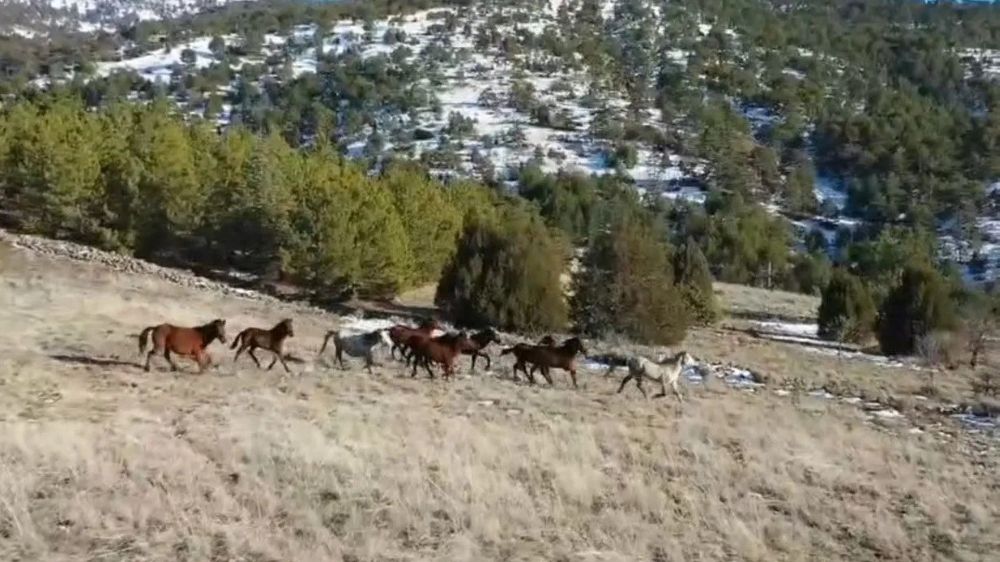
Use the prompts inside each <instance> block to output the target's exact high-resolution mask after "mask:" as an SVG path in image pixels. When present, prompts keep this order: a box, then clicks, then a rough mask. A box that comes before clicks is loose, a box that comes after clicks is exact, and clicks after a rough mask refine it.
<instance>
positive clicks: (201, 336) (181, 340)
mask: <svg viewBox="0 0 1000 562" xmlns="http://www.w3.org/2000/svg"><path fill="white" fill-rule="evenodd" d="M150 333H152V334H153V349H151V350H149V354H148V355H146V366H145V369H146V371H149V362H150V360H151V359H152V358H153V355H155V354H157V353H159V352H163V357H164V358H165V359H166V360H167V362H168V363H170V370H171V371H176V370H177V364H176V363H174V360H173V358H172V357H171V356H170V354H171V353H176V354H177V355H180V356H182V357H188V358H190V359H192V360H193V361H195V362H197V363H198V372H199V373H204V372H205V367H206V366H208V365H210V364H211V363H212V358H211V357H209V355H208V352H207V351H205V349H206V348H207V347H208V346H209V345H210V344H211V343H212V342H213V341H215V339H216V338H218V339H219V341H221V342H222V343H226V321H225V320H223V319H221V318H220V319H216V320H212V321H211V322H209V323H208V324H205V325H204V326H197V327H195V328H184V327H181V326H174V325H172V324H160V325H158V326H150V327H148V328H146V329H145V330H143V331H142V333H141V334H139V353H144V352H145V351H146V342H147V341H148V339H149V334H150Z"/></svg>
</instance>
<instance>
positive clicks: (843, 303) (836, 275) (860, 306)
mask: <svg viewBox="0 0 1000 562" xmlns="http://www.w3.org/2000/svg"><path fill="white" fill-rule="evenodd" d="M875 315H876V309H875V303H874V301H872V297H871V294H870V293H869V292H868V290H867V289H866V288H865V286H864V284H863V283H862V282H861V280H860V279H858V278H857V277H856V276H854V275H852V274H851V273H850V272H848V271H846V270H844V269H836V270H834V271H833V274H832V275H831V277H830V282H829V283H827V285H826V288H825V289H823V295H822V300H821V301H820V305H819V318H818V324H819V336H820V337H821V338H823V339H827V340H834V341H848V342H853V343H863V342H864V341H865V340H867V339H868V338H869V337H871V335H872V331H873V330H874V328H875Z"/></svg>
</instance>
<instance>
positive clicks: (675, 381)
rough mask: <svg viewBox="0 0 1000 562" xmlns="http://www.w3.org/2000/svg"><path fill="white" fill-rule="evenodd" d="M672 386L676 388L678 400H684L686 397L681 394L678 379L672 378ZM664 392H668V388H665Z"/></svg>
mask: <svg viewBox="0 0 1000 562" xmlns="http://www.w3.org/2000/svg"><path fill="white" fill-rule="evenodd" d="M670 386H671V388H673V389H674V394H676V395H677V400H678V401H680V402H684V397H683V396H681V391H680V389H679V388H677V379H670ZM663 393H664V394H666V390H664V391H663Z"/></svg>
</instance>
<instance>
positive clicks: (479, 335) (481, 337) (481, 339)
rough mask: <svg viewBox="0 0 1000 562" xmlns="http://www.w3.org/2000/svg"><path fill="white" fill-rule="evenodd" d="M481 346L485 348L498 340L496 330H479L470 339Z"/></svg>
mask: <svg viewBox="0 0 1000 562" xmlns="http://www.w3.org/2000/svg"><path fill="white" fill-rule="evenodd" d="M469 339H471V340H472V341H474V342H476V343H477V344H479V345H481V346H485V345H486V344H488V343H490V342H494V341H496V340H497V333H496V330H494V329H493V328H486V329H485V330H479V331H478V332H476V333H475V334H472V336H471V337H470V338H469Z"/></svg>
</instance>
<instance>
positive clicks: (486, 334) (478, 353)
mask: <svg viewBox="0 0 1000 562" xmlns="http://www.w3.org/2000/svg"><path fill="white" fill-rule="evenodd" d="M497 341H500V339H499V338H498V337H497V333H496V331H495V330H493V328H486V329H485V330H480V331H478V332H476V333H475V334H472V335H471V336H469V337H468V338H466V340H465V345H464V346H463V347H462V355H468V356H470V357H472V368H471V370H472V372H473V373H474V372H476V359H478V358H479V357H482V358H483V359H484V360H486V369H487V370H489V368H490V366H491V364H492V361H491V360H490V356H489V354H487V353H486V352H485V351H483V350H484V349H486V348H487V347H489V345H490V344H491V343H493V342H497ZM405 357H406V364H407V365H409V364H410V361H411V360H412V359H413V352H412V351H411V352H410V353H409V354H408V355H406V356H405Z"/></svg>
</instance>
